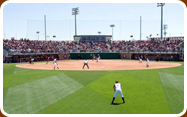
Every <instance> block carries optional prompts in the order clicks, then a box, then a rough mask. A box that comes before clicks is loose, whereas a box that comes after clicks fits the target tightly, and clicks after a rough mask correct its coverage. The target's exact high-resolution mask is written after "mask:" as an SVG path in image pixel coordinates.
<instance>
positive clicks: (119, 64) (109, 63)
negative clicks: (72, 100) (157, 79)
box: [16, 60, 181, 71]
mask: <svg viewBox="0 0 187 117" xmlns="http://www.w3.org/2000/svg"><path fill="white" fill-rule="evenodd" d="M83 64H84V60H78V61H73V60H64V61H58V67H59V70H98V71H100V70H141V69H158V68H170V67H177V66H180V65H181V64H180V63H173V62H152V61H151V62H149V67H146V61H143V62H142V63H139V61H131V60H129V61H128V60H100V61H99V62H96V61H92V60H88V65H89V68H90V69H88V68H87V66H85V67H84V69H82V67H83ZM16 67H20V68H28V69H44V70H53V68H54V65H53V62H52V61H50V62H49V63H48V64H46V63H35V64H18V65H16ZM56 70H57V68H56Z"/></svg>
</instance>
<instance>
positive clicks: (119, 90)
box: [112, 80, 125, 104]
mask: <svg viewBox="0 0 187 117" xmlns="http://www.w3.org/2000/svg"><path fill="white" fill-rule="evenodd" d="M113 88H114V96H113V100H112V104H113V103H114V100H115V98H116V95H117V94H118V93H119V94H120V96H121V98H122V100H123V103H125V100H124V96H123V93H122V85H121V84H120V83H119V81H118V80H116V84H114V87H113Z"/></svg>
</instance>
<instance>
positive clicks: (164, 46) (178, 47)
mask: <svg viewBox="0 0 187 117" xmlns="http://www.w3.org/2000/svg"><path fill="white" fill-rule="evenodd" d="M183 44H184V39H170V38H167V39H163V40H160V39H150V40H146V41H145V40H142V41H140V40H138V41H112V42H111V48H110V50H112V51H123V52H181V51H182V49H183Z"/></svg>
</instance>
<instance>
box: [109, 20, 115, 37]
mask: <svg viewBox="0 0 187 117" xmlns="http://www.w3.org/2000/svg"><path fill="white" fill-rule="evenodd" d="M110 27H112V40H114V37H113V27H115V25H114V24H111V25H110Z"/></svg>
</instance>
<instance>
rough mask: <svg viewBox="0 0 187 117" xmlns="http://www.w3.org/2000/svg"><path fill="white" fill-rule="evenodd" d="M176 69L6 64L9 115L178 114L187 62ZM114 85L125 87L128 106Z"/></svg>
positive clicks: (181, 106) (182, 98) (4, 87)
mask: <svg viewBox="0 0 187 117" xmlns="http://www.w3.org/2000/svg"><path fill="white" fill-rule="evenodd" d="M181 64H182V65H181V66H179V67H175V68H164V69H149V70H127V71H125V70H124V71H60V70H34V69H23V68H17V67H15V64H7V65H3V106H4V110H5V112H7V113H26V114H27V113H46V114H48V113H55V114H56V113H60V114H65V113H66V114H71V113H74V114H84V113H88V114H94V113H96V114H101V113H103V114H110V113H112V114H148V113H150V114H157V113H159V114H178V113H180V112H182V111H183V108H184V63H181ZM115 80H119V82H120V83H121V84H122V85H123V88H122V90H123V94H124V97H125V101H126V103H125V104H122V100H121V98H120V96H119V95H117V97H116V100H115V104H114V105H111V101H112V97H113V94H114V91H113V85H114V83H115Z"/></svg>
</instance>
